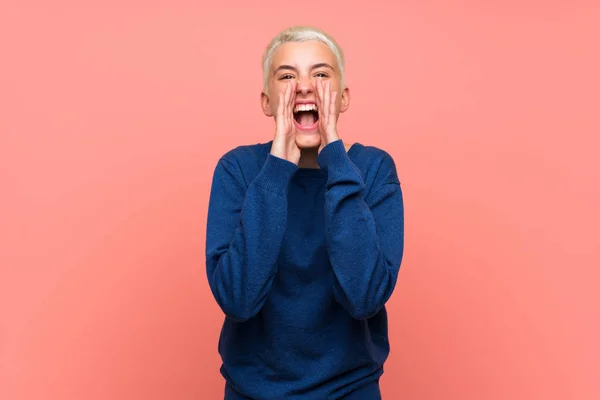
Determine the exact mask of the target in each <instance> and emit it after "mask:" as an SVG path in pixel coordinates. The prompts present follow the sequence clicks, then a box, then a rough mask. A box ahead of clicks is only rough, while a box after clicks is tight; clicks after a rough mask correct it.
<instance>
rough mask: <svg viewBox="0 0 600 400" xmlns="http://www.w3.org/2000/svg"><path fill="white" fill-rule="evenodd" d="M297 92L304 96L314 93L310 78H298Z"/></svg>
mask: <svg viewBox="0 0 600 400" xmlns="http://www.w3.org/2000/svg"><path fill="white" fill-rule="evenodd" d="M296 91H297V92H298V93H302V94H308V93H310V92H312V83H311V81H310V78H308V77H301V78H298V85H297V86H296Z"/></svg>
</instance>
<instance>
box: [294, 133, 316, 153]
mask: <svg viewBox="0 0 600 400" xmlns="http://www.w3.org/2000/svg"><path fill="white" fill-rule="evenodd" d="M320 145H321V134H320V133H319V132H296V146H298V148H299V149H300V150H311V149H315V150H316V149H318V148H319V146H320Z"/></svg>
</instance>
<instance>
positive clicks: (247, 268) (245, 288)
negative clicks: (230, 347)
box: [206, 154, 298, 321]
mask: <svg viewBox="0 0 600 400" xmlns="http://www.w3.org/2000/svg"><path fill="white" fill-rule="evenodd" d="M236 164H237V163H234V162H232V161H229V160H227V159H226V158H221V159H220V160H219V162H218V164H217V166H216V168H215V172H214V175H213V180H212V186H211V193H210V199H209V206H208V216H207V230H206V267H207V275H208V282H209V285H210V289H211V291H212V293H213V296H214V297H215V299H216V301H217V303H218V304H219V306H220V307H221V309H222V310H223V312H224V313H225V315H226V316H228V317H229V318H231V319H233V320H236V321H245V320H248V319H250V318H251V317H253V316H255V315H256V314H257V313H258V312H259V310H260V309H261V307H262V306H263V304H264V302H265V299H266V297H267V295H268V293H269V289H270V287H271V284H272V282H273V278H274V276H275V274H276V271H277V258H278V256H279V251H280V247H281V243H282V241H283V236H284V231H285V225H286V221H287V190H288V187H289V183H290V181H291V178H292V176H293V174H294V172H295V171H296V170H297V168H298V167H297V166H296V165H295V164H293V163H291V162H289V161H287V160H283V159H281V158H278V157H275V156H273V155H271V154H268V155H267V159H266V162H265V163H264V165H263V167H262V169H261V171H260V172H259V174H258V175H257V176H256V178H255V179H254V181H253V182H252V183H251V184H250V185H248V187H246V184H245V183H244V181H243V179H242V172H241V169H240V168H239V167H238V166H236Z"/></svg>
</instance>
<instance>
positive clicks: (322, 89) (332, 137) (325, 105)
mask: <svg viewBox="0 0 600 400" xmlns="http://www.w3.org/2000/svg"><path fill="white" fill-rule="evenodd" d="M336 100H337V92H335V91H334V92H332V91H331V82H330V81H326V82H325V83H323V81H322V80H321V79H318V80H317V108H318V111H319V132H320V133H321V145H320V146H319V153H320V152H321V150H323V147H325V146H327V145H328V144H329V143H331V142H335V141H336V140H339V139H340V138H339V136H338V133H337V115H338V112H337V101H336Z"/></svg>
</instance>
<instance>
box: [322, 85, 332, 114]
mask: <svg viewBox="0 0 600 400" xmlns="http://www.w3.org/2000/svg"><path fill="white" fill-rule="evenodd" d="M330 89H331V83H330V81H327V82H326V83H325V89H324V91H323V105H324V106H325V107H324V108H325V110H326V111H325V124H328V123H329V105H330V104H329V102H330V100H329V98H330V92H329V90H330Z"/></svg>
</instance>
